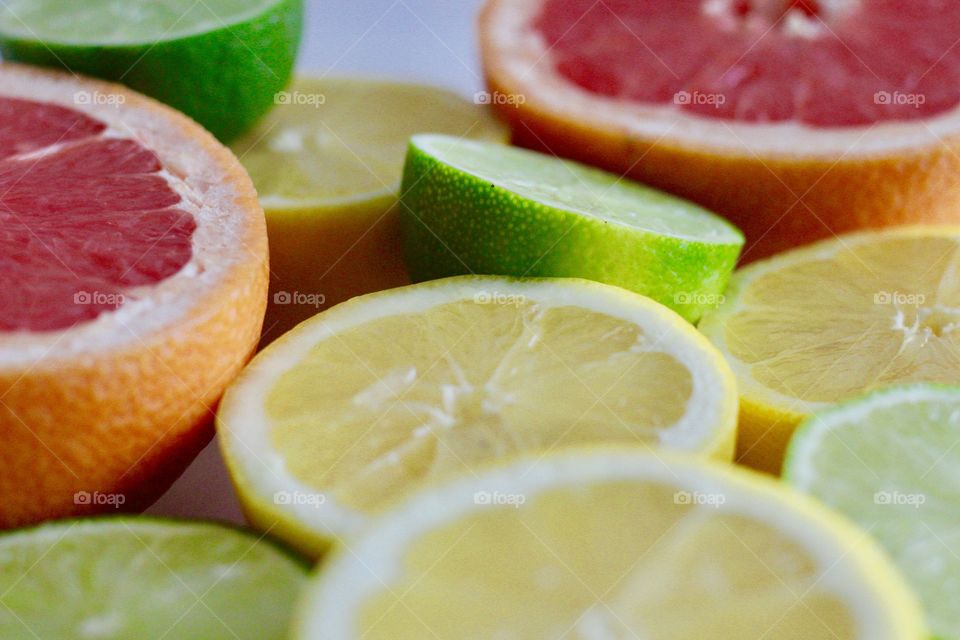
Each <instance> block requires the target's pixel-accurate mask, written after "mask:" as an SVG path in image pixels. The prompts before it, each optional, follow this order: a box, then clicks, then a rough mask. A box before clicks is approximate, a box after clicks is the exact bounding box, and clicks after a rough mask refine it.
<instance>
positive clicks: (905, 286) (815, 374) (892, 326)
mask: <svg viewBox="0 0 960 640" xmlns="http://www.w3.org/2000/svg"><path fill="white" fill-rule="evenodd" d="M700 328H701V330H702V331H703V332H704V333H705V334H706V335H707V337H708V338H710V340H711V341H712V342H713V343H714V344H715V345H717V347H719V348H720V350H721V351H722V352H723V353H724V355H725V356H726V357H727V360H728V361H729V362H730V364H731V366H732V367H733V370H734V372H735V373H736V376H737V381H738V386H739V387H740V400H741V414H740V437H739V451H738V458H739V459H740V460H741V461H743V462H746V463H747V464H749V465H751V466H754V467H757V468H759V469H763V470H766V471H771V472H778V471H779V469H780V466H781V464H782V461H783V455H784V451H785V449H786V445H787V442H788V441H789V439H790V436H791V434H792V433H793V431H794V429H795V428H796V426H797V424H799V422H800V421H801V420H803V419H804V418H806V417H807V416H809V415H811V414H812V413H814V412H816V411H819V410H821V409H824V408H826V407H829V406H832V405H833V404H835V403H836V402H838V401H841V400H844V399H846V398H850V397H853V396H857V395H860V394H861V393H863V392H865V391H868V390H872V389H875V388H878V387H883V386H887V385H891V384H899V383H909V382H943V383H950V382H956V381H957V380H960V228H958V227H936V226H932V227H901V228H895V229H890V230H885V231H874V232H865V233H858V234H853V235H847V236H841V237H839V238H836V239H834V240H829V241H824V242H821V243H817V244H814V245H811V246H809V247H805V248H802V249H797V250H794V251H789V252H787V253H784V254H781V255H779V256H776V257H774V258H771V259H769V260H765V261H761V262H756V263H753V264H751V265H750V266H748V267H746V268H744V269H741V270H740V271H738V272H737V273H735V274H734V277H733V278H732V280H731V283H730V287H729V289H728V290H727V292H726V301H725V303H724V304H723V305H722V306H721V307H720V308H719V309H717V310H716V311H713V312H708V314H707V315H706V316H705V317H704V319H703V320H702V322H701V323H700Z"/></svg>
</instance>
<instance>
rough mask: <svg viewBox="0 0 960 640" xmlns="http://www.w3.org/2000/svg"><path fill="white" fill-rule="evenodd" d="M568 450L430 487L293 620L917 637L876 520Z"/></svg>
mask: <svg viewBox="0 0 960 640" xmlns="http://www.w3.org/2000/svg"><path fill="white" fill-rule="evenodd" d="M661 453H662V455H651V454H646V453H642V452H639V451H636V450H630V449H629V448H627V449H623V450H614V449H607V448H603V447H601V448H594V449H591V450H582V451H576V450H573V451H571V450H568V451H564V452H561V453H558V454H552V455H549V456H546V457H541V458H527V459H517V460H515V461H514V462H512V463H510V464H509V465H507V466H503V467H502V468H494V469H490V470H487V471H484V472H481V473H480V474H479V475H476V476H475V477H469V476H466V477H463V478H461V479H458V480H456V481H453V482H451V483H449V484H446V485H442V486H438V487H434V488H432V489H429V490H426V491H424V492H422V493H420V494H418V495H416V496H415V497H413V498H411V499H410V500H409V501H407V502H405V503H404V504H403V505H401V506H399V507H398V508H397V509H395V510H393V511H391V512H390V513H389V514H388V515H385V516H383V517H382V518H381V519H379V520H378V521H376V522H375V523H374V524H373V525H372V526H371V528H370V529H369V530H368V531H367V532H366V533H365V534H364V535H363V536H362V537H361V538H359V539H358V540H353V541H349V542H348V543H347V544H344V545H343V546H341V547H340V548H339V550H338V552H337V553H336V554H335V555H334V556H333V557H332V558H331V559H330V560H329V561H327V562H325V563H324V565H323V566H321V567H320V569H319V571H318V573H317V574H315V577H314V579H313V582H312V583H311V585H310V586H308V588H307V591H306V593H305V595H304V597H303V599H302V600H301V602H300V605H299V608H298V614H297V616H296V622H295V630H294V633H293V636H292V637H294V638H296V639H298V640H315V639H319V638H323V639H324V640H346V639H348V638H351V639H352V638H361V637H362V638H365V639H366V640H378V639H381V638H383V639H388V638H389V639H390V640H400V639H413V638H512V639H517V640H525V639H528V638H529V639H531V640H532V639H540V638H582V639H590V640H592V639H595V638H600V639H607V638H624V639H626V638H643V639H644V640H688V639H689V640H694V639H695V640H700V639H701V638H711V639H713V640H759V639H761V638H777V639H780V640H783V639H794V640H801V639H802V640H818V639H821V638H822V639H824V640H828V639H829V640H836V639H837V638H840V639H843V640H857V639H862V640H886V639H889V640H914V639H916V640H919V639H920V638H924V637H925V634H924V628H923V622H922V614H921V612H920V609H919V606H918V604H917V603H916V601H915V599H914V597H913V595H912V594H911V593H910V592H909V590H908V589H907V588H906V587H905V586H904V583H903V580H902V578H901V577H900V576H899V574H898V573H897V572H896V570H895V569H894V568H893V566H892V565H891V563H890V562H889V560H887V559H886V557H885V556H884V555H883V554H882V553H881V552H880V551H879V550H878V548H877V547H876V545H875V543H874V542H872V541H871V540H870V539H869V538H868V537H867V535H866V534H865V533H863V532H861V531H860V530H859V529H856V528H854V527H853V526H852V525H849V524H847V523H846V521H843V520H841V519H840V518H838V517H837V516H835V515H833V514H832V512H830V511H828V510H827V509H826V508H824V507H822V506H820V505H819V504H817V503H814V502H812V501H809V500H808V499H806V498H804V497H803V496H800V495H799V494H796V493H794V492H793V491H791V490H789V489H787V488H785V487H783V486H782V485H779V484H777V483H774V482H772V481H770V480H768V479H766V478H764V477H763V476H761V475H759V474H755V473H752V472H747V471H742V470H737V468H735V467H729V466H723V467H721V466H719V465H713V464H703V463H699V462H697V461H695V460H692V459H681V458H674V457H671V456H669V455H667V454H665V453H663V452H661Z"/></svg>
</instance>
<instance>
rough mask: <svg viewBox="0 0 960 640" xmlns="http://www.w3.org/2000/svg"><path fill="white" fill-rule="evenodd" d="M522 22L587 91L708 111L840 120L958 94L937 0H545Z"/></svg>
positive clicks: (749, 117)
mask: <svg viewBox="0 0 960 640" xmlns="http://www.w3.org/2000/svg"><path fill="white" fill-rule="evenodd" d="M530 29H531V30H533V31H534V32H536V33H537V34H539V35H540V36H541V37H542V38H543V39H544V41H545V45H546V46H547V47H549V49H550V51H551V58H552V64H553V65H554V67H555V69H556V71H557V72H558V73H559V74H561V75H562V76H564V77H565V78H566V79H568V80H569V81H571V82H573V83H575V84H577V85H579V86H580V87H582V88H584V89H586V90H588V91H590V92H593V93H596V94H600V95H604V96H609V97H611V98H618V99H624V100H629V101H632V102H638V103H650V104H657V105H673V106H675V107H676V108H677V109H680V110H682V111H685V112H688V113H694V114H696V115H699V116H704V117H709V118H719V119H725V120H736V121H743V122H785V121H795V122H801V123H803V124H807V125H811V126H815V127H843V126H857V125H869V124H873V123H878V122H885V121H891V120H915V119H923V118H929V117H931V116H934V115H937V114H940V113H943V112H945V111H948V110H951V109H954V108H956V107H957V105H958V103H960V83H958V82H957V78H958V77H960V51H958V50H957V48H956V47H954V46H953V45H954V42H955V40H956V37H955V36H956V33H957V32H958V31H960V13H958V12H956V11H953V10H951V9H950V8H949V3H944V2H943V1H942V0H916V1H911V2H904V1H903V0H863V1H856V0H839V1H837V2H828V1H826V0H673V1H671V2H659V1H658V0H639V1H638V0H612V1H608V2H605V3H602V4H597V3H594V2H593V1H592V0H544V1H543V2H542V8H541V10H540V13H539V15H538V16H537V17H536V18H535V20H534V21H533V23H532V24H531V25H530ZM678 33H682V34H683V35H682V37H678Z"/></svg>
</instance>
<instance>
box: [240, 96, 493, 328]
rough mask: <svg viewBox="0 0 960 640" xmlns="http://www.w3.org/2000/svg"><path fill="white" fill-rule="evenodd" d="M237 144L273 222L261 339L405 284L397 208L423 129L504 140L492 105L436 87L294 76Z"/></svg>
mask: <svg viewBox="0 0 960 640" xmlns="http://www.w3.org/2000/svg"><path fill="white" fill-rule="evenodd" d="M276 101H277V103H278V104H277V106H276V108H275V109H274V110H273V111H271V112H270V114H269V115H268V116H267V117H266V118H264V119H263V120H262V121H261V122H260V124H259V125H257V127H256V128H255V129H254V130H253V131H251V132H249V133H248V134H247V135H245V136H244V137H243V138H241V139H239V140H237V141H236V142H235V143H234V144H233V145H232V148H233V151H234V152H235V153H236V154H237V156H238V157H239V158H240V161H241V162H242V163H243V165H244V166H245V167H246V168H247V171H249V173H250V176H251V177H252V178H253V182H254V185H255V186H256V187H257V192H258V193H259V195H260V202H261V204H262V205H263V208H264V210H265V211H266V215H267V233H268V236H269V238H270V271H271V281H270V305H269V308H268V312H267V319H266V322H265V323H264V336H265V339H266V341H269V340H272V339H274V338H276V337H279V336H280V335H282V334H283V333H285V332H286V331H287V330H289V329H291V328H293V327H294V326H295V325H296V324H297V323H299V322H300V321H302V320H304V319H306V318H308V317H310V316H312V315H314V314H316V313H317V312H318V311H320V310H322V309H324V308H326V307H329V306H332V305H334V304H336V303H338V302H342V301H343V300H346V299H348V298H351V297H353V296H356V295H360V294H363V293H370V292H372V291H379V290H381V289H386V288H389V287H396V286H400V285H403V284H408V283H409V282H410V280H409V277H408V276H407V271H406V268H405V267H404V264H403V260H402V258H401V254H400V229H399V226H400V221H399V216H398V212H397V210H396V206H395V205H396V202H397V195H398V192H399V189H400V178H401V174H402V172H403V159H404V155H405V154H406V150H407V141H408V139H409V138H410V136H412V135H414V134H416V133H424V132H434V133H445V134H449V135H452V136H456V137H458V138H461V137H462V138H475V139H480V140H490V141H505V140H506V138H507V135H508V134H507V131H506V129H505V128H504V127H503V126H502V125H501V124H500V123H499V122H498V121H497V120H495V119H494V117H493V116H492V115H491V114H490V112H489V110H488V107H485V106H478V105H475V104H473V103H471V102H469V101H467V100H465V99H464V98H461V97H460V96H458V95H457V94H455V93H452V92H449V91H445V90H442V89H438V88H436V87H431V86H425V85H416V84H402V83H396V82H387V81H379V80H371V79H359V78H324V79H318V78H310V77H301V78H298V79H297V80H296V81H295V82H294V83H293V85H292V86H291V87H290V88H289V89H287V90H286V91H284V92H281V93H278V94H277V95H276Z"/></svg>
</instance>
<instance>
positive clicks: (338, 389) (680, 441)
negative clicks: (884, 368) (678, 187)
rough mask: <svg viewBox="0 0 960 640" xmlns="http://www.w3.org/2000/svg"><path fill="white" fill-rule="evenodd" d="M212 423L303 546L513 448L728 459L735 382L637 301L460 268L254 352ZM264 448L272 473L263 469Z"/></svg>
mask: <svg viewBox="0 0 960 640" xmlns="http://www.w3.org/2000/svg"><path fill="white" fill-rule="evenodd" d="M217 419H218V431H219V433H220V436H221V442H222V445H223V447H224V450H225V453H226V458H227V460H228V464H229V466H230V468H231V470H232V472H233V475H234V477H235V478H236V479H237V482H238V486H239V487H240V489H241V494H242V495H244V497H245V498H246V499H247V500H248V501H251V500H252V501H254V502H255V503H256V504H255V505H254V506H255V507H257V506H258V505H259V508H261V509H262V510H263V511H265V512H266V513H265V515H264V516H263V518H261V519H260V522H259V523H260V524H261V526H269V525H270V523H271V522H276V521H277V520H284V521H285V519H287V518H294V519H295V520H296V523H297V524H298V532H297V533H292V534H290V537H291V538H292V539H293V542H294V543H295V544H298V545H301V546H303V547H305V548H308V549H315V547H316V544H312V546H311V544H308V543H307V542H305V541H304V540H307V541H310V540H311V539H313V538H317V537H320V538H323V537H324V536H327V537H328V536H329V532H330V531H333V532H334V533H335V534H342V533H345V532H347V531H352V530H354V529H355V527H356V526H357V523H362V522H364V521H365V520H367V519H368V518H369V517H370V516H371V515H373V514H374V513H377V512H379V511H381V510H382V509H383V508H385V507H387V506H388V505H390V504H392V503H393V502H395V501H396V500H397V499H398V498H402V497H404V496H405V495H407V494H408V493H409V492H410V491H411V490H412V489H413V488H414V487H416V486H418V485H421V484H424V483H431V482H433V481H436V480H440V479H445V478H447V477H448V476H450V475H452V474H456V473H459V472H470V471H473V470H474V469H476V468H478V467H481V466H483V465H486V464H490V463H491V462H493V461H495V460H499V459H502V458H504V457H508V456H511V455H515V454H519V453H524V452H531V451H547V450H550V449H553V448H556V447H561V446H567V445H577V444H585V443H616V442H619V443H626V444H633V445H639V446H642V447H660V446H662V447H666V448H671V449H675V450H681V451H688V452H691V453H694V454H697V455H703V456H713V457H716V458H718V459H723V460H729V459H730V456H731V454H732V449H733V440H734V436H735V434H734V424H735V422H736V390H735V388H734V386H733V381H732V377H731V376H730V372H729V370H728V369H727V368H726V366H725V365H724V363H723V361H722V359H721V358H720V357H719V354H717V353H716V352H715V351H714V350H713V349H711V348H710V345H709V344H708V343H707V342H706V341H705V340H702V337H701V336H699V335H698V334H697V332H696V331H695V330H694V329H693V328H692V327H691V326H690V325H689V324H687V323H686V322H684V321H683V320H682V319H681V318H680V317H679V316H677V315H675V314H673V313H671V312H669V311H668V310H667V309H665V308H663V307H662V306H660V305H657V304H655V303H654V302H652V301H650V300H648V299H646V298H643V297H641V296H637V295H635V294H632V293H630V292H627V291H623V290H620V289H617V288H614V287H609V286H606V285H601V284H597V283H592V282H587V281H582V280H572V279H566V280H528V281H522V280H521V281H516V280H507V279H498V278H481V277H464V278H450V279H447V280H441V281H435V282H430V283H424V284H420V285H413V286H409V287H404V288H401V289H395V290H393V291H387V292H382V293H377V294H372V295H370V296H364V297H361V298H357V299H355V300H353V301H351V302H348V303H345V304H343V305H339V306H337V307H334V308H333V309H331V310H329V311H326V312H324V313H322V314H320V315H318V316H316V317H315V318H314V319H312V320H310V321H308V322H305V323H303V324H301V325H300V326H299V327H298V328H297V329H295V330H294V331H292V332H290V333H288V334H287V335H286V336H284V338H283V339H281V340H280V341H279V342H277V343H274V344H273V345H271V346H270V347H269V348H268V349H266V350H264V351H263V352H261V353H260V355H258V356H257V358H255V359H254V361H253V363H252V364H251V365H250V366H249V367H248V368H247V370H246V372H245V373H244V375H243V376H241V378H240V379H238V381H237V382H236V383H234V385H233V387H232V388H231V389H230V390H229V391H228V392H227V395H226V396H225V398H224V401H223V402H222V404H221V407H220V410H219V412H218V416H217ZM252 451H257V452H258V453H257V455H256V456H251V452H252ZM265 459H269V460H270V461H271V462H270V463H269V464H270V466H271V468H276V469H279V470H281V472H280V473H269V474H268V473H265V472H264V466H263V462H262V460H265ZM277 492H286V493H291V492H296V493H302V494H306V495H312V496H314V497H316V496H317V495H318V494H319V495H320V496H322V497H323V500H322V502H320V504H319V505H315V507H316V508H311V507H310V506H304V505H298V504H291V502H290V501H288V502H287V503H283V502H277V498H276V496H277ZM271 500H272V501H273V504H269V502H270V501H271ZM305 500H306V499H305ZM284 504H287V505H289V506H283V505H284Z"/></svg>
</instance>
